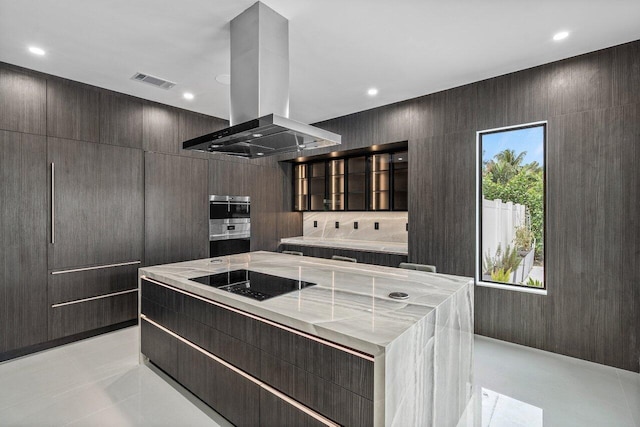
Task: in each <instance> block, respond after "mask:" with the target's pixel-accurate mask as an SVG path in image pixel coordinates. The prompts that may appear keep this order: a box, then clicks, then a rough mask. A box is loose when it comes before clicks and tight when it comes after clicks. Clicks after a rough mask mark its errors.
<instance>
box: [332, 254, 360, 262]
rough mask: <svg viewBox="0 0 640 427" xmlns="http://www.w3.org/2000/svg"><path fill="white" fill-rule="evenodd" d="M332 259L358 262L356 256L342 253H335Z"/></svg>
mask: <svg viewBox="0 0 640 427" xmlns="http://www.w3.org/2000/svg"><path fill="white" fill-rule="evenodd" d="M331 259H335V260H336V261H347V262H358V260H357V259H355V258H349V257H348V256H341V255H333V256H332V257H331Z"/></svg>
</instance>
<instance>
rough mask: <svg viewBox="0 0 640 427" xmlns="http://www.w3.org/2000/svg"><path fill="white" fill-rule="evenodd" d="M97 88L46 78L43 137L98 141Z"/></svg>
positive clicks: (98, 97)
mask: <svg viewBox="0 0 640 427" xmlns="http://www.w3.org/2000/svg"><path fill="white" fill-rule="evenodd" d="M99 111H100V91H99V90H98V89H97V88H94V87H92V86H88V85H83V84H79V83H76V82H72V81H69V80H62V79H56V78H50V79H48V80H47V136H54V137H58V138H65V139H73V140H76V141H78V140H79V141H89V142H100V141H99V137H100V130H99V126H100V114H99Z"/></svg>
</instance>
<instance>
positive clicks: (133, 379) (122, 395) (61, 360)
mask: <svg viewBox="0 0 640 427" xmlns="http://www.w3.org/2000/svg"><path fill="white" fill-rule="evenodd" d="M138 334H139V329H138V328H137V327H132V328H127V329H124V330H121V331H117V332H112V333H110V334H105V335H101V336H98V337H94V338H90V339H87V340H83V341H80V342H77V343H73V344H69V345H66V346H62V347H58V348H55V349H51V350H47V351H43V352H40V353H37V354H34V355H31V356H26V357H23V358H20V359H17V360H13V361H9V362H5V363H2V364H0V425H2V426H63V425H76V426H94V425H102V426H127V425H131V426H140V425H142V426H183V425H184V426H187V425H188V426H212V427H216V426H223V427H227V426H229V425H230V424H229V423H228V422H227V421H226V420H224V418H222V417H221V416H220V415H218V414H216V413H215V412H214V411H213V410H211V409H210V408H208V407H206V405H204V403H202V402H200V401H199V400H197V399H196V398H195V397H194V396H193V395H191V394H189V393H188V392H187V391H186V390H185V389H184V388H182V387H180V386H179V385H178V384H176V383H175V382H174V381H173V380H171V379H170V378H168V377H167V376H166V375H164V374H163V373H162V372H160V371H158V370H156V369H155V368H150V367H148V366H147V365H144V364H142V365H140V364H138V352H139V350H138V349H139V347H138V342H139V341H138Z"/></svg>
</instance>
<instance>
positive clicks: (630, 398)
mask: <svg viewBox="0 0 640 427" xmlns="http://www.w3.org/2000/svg"><path fill="white" fill-rule="evenodd" d="M617 372H618V378H619V379H620V384H621V385H622V389H623V390H624V393H625V397H626V399H627V403H628V404H629V410H630V411H631V416H632V417H633V420H634V421H635V423H636V427H640V374H636V373H635V372H629V371H623V370H622V369H618V370H617Z"/></svg>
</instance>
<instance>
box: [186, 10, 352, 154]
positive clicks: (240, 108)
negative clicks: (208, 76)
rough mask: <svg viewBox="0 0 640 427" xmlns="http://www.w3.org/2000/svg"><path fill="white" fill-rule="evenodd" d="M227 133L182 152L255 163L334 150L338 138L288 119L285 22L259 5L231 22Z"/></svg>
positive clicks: (206, 137)
mask: <svg viewBox="0 0 640 427" xmlns="http://www.w3.org/2000/svg"><path fill="white" fill-rule="evenodd" d="M230 95H231V96H230V122H231V127H229V128H226V129H222V130H220V131H216V132H213V133H210V134H207V135H203V136H200V137H197V138H194V139H190V140H189V141H185V142H183V143H182V148H184V149H185V150H200V151H206V152H218V153H224V154H230V155H235V156H241V157H247V158H256V157H263V156H269V155H274V154H280V153H287V152H297V151H302V150H305V151H306V150H310V149H313V148H320V147H328V146H332V145H338V144H340V142H341V137H340V135H337V134H335V133H332V132H329V131H326V130H323V129H319V128H316V127H314V126H310V125H307V124H303V123H299V122H296V121H294V120H291V119H289V21H287V19H285V18H284V17H283V16H282V15H280V14H278V13H277V12H275V11H274V10H273V9H271V8H269V7H268V6H266V5H264V4H263V3H260V2H257V3H254V4H253V6H251V7H249V8H248V9H247V10H245V11H244V12H242V13H241V14H240V15H238V16H236V17H235V18H234V19H233V20H232V21H231V93H230Z"/></svg>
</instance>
